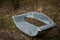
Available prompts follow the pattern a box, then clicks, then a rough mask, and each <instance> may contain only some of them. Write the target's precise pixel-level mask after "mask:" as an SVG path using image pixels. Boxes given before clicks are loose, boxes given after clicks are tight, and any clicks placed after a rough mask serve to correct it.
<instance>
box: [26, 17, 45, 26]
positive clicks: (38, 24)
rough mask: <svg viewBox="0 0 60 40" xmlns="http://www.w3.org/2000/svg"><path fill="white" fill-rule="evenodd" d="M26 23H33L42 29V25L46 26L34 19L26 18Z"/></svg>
mask: <svg viewBox="0 0 60 40" xmlns="http://www.w3.org/2000/svg"><path fill="white" fill-rule="evenodd" d="M26 21H27V22H29V23H31V24H34V25H36V26H38V27H40V26H42V25H45V23H43V22H41V21H39V20H37V19H34V18H27V17H26Z"/></svg>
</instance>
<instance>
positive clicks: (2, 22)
mask: <svg viewBox="0 0 60 40" xmlns="http://www.w3.org/2000/svg"><path fill="white" fill-rule="evenodd" d="M5 1H6V2H3V3H2V2H1V1H0V40H60V0H35V1H32V2H31V1H29V0H21V1H20V5H19V8H18V9H16V10H14V8H13V5H12V3H11V0H9V1H8V0H5ZM29 11H37V12H42V13H44V14H46V15H47V16H49V17H50V18H51V19H52V20H53V21H54V22H55V23H56V24H57V25H56V26H55V27H53V28H51V29H48V30H46V31H43V32H40V35H37V36H35V37H31V36H29V35H27V34H25V33H23V32H21V31H20V30H19V29H18V28H17V27H16V26H15V24H14V22H13V20H12V16H14V15H21V14H23V13H26V12H29ZM37 24H39V23H37Z"/></svg>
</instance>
